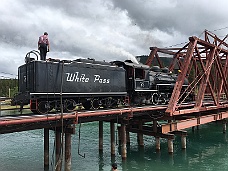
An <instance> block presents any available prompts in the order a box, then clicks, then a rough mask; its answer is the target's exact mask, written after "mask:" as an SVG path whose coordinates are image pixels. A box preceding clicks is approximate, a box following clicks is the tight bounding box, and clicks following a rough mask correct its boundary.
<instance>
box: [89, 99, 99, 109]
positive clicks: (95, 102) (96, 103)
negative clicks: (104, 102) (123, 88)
mask: <svg viewBox="0 0 228 171" xmlns="http://www.w3.org/2000/svg"><path fill="white" fill-rule="evenodd" d="M91 106H92V109H99V107H100V102H99V100H98V99H93V100H92V101H91Z"/></svg>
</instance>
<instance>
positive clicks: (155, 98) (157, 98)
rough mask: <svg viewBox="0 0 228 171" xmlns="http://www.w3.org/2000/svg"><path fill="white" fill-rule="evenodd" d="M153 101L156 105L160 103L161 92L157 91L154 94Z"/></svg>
mask: <svg viewBox="0 0 228 171" xmlns="http://www.w3.org/2000/svg"><path fill="white" fill-rule="evenodd" d="M152 103H153V104H155V105H157V104H158V103H159V94H157V93H154V94H152Z"/></svg>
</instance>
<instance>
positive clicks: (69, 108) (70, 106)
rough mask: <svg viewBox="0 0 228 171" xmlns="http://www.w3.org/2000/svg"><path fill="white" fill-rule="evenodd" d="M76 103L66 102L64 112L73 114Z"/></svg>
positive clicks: (72, 101) (71, 100)
mask: <svg viewBox="0 0 228 171" xmlns="http://www.w3.org/2000/svg"><path fill="white" fill-rule="evenodd" d="M75 104H76V103H75V101H74V100H73V99H70V100H68V99H66V100H65V102H64V110H65V111H66V112H72V111H73V110H74V108H75V107H76V105H75Z"/></svg>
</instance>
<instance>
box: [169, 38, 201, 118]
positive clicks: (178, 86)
mask: <svg viewBox="0 0 228 171" xmlns="http://www.w3.org/2000/svg"><path fill="white" fill-rule="evenodd" d="M189 40H190V42H189V46H188V50H187V53H186V57H185V59H184V64H185V66H189V65H190V62H191V59H192V55H193V51H194V48H195V46H196V44H197V38H196V37H191V38H189ZM187 70H188V67H183V70H182V71H181V73H180V74H179V76H178V78H177V82H176V84H175V87H174V90H173V93H172V96H171V99H170V101H169V105H168V108H167V109H166V113H167V115H169V116H172V115H173V113H174V112H175V110H176V105H177V103H178V99H179V96H180V92H181V89H182V85H183V83H184V80H185V77H186V74H187Z"/></svg>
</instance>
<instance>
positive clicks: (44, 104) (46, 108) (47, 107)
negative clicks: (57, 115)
mask: <svg viewBox="0 0 228 171" xmlns="http://www.w3.org/2000/svg"><path fill="white" fill-rule="evenodd" d="M37 107H38V110H37V112H38V113H40V114H45V113H48V112H50V111H51V110H52V109H53V106H52V105H51V104H50V103H49V102H48V101H41V102H39V103H38V106H37Z"/></svg>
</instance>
